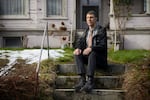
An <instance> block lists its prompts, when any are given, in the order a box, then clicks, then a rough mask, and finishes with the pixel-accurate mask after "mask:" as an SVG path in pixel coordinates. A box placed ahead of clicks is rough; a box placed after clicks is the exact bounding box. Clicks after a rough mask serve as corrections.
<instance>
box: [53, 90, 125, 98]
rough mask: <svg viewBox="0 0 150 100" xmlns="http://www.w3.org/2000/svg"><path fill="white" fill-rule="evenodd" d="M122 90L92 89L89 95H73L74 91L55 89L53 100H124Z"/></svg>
mask: <svg viewBox="0 0 150 100" xmlns="http://www.w3.org/2000/svg"><path fill="white" fill-rule="evenodd" d="M124 93H125V91H124V90H105V89H94V90H93V91H92V92H91V93H89V94H85V93H75V92H74V89H55V91H54V100H124Z"/></svg>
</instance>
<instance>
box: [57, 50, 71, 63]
mask: <svg viewBox="0 0 150 100" xmlns="http://www.w3.org/2000/svg"><path fill="white" fill-rule="evenodd" d="M73 50H74V49H73V48H65V49H64V51H65V52H64V53H63V55H64V57H60V58H58V59H57V60H56V61H57V62H58V63H67V62H73V60H74V59H73V58H74V57H73Z"/></svg>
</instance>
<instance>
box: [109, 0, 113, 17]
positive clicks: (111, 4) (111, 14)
mask: <svg viewBox="0 0 150 100" xmlns="http://www.w3.org/2000/svg"><path fill="white" fill-rule="evenodd" d="M109 14H110V16H113V15H114V5H113V0H110V13H109Z"/></svg>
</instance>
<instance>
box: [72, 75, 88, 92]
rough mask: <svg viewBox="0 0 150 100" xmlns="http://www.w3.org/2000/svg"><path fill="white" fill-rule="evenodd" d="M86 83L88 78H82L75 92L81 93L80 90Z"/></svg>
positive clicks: (83, 76)
mask: <svg viewBox="0 0 150 100" xmlns="http://www.w3.org/2000/svg"><path fill="white" fill-rule="evenodd" d="M85 83H86V77H85V75H82V76H80V79H79V82H78V84H77V85H75V87H74V88H75V92H80V89H81V88H82V87H83V86H84V85H85Z"/></svg>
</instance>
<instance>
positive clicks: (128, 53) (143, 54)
mask: <svg viewBox="0 0 150 100" xmlns="http://www.w3.org/2000/svg"><path fill="white" fill-rule="evenodd" d="M148 57H150V51H148V50H120V51H116V52H113V51H112V50H109V53H108V60H109V61H112V62H117V63H136V62H139V61H140V60H141V59H144V58H148Z"/></svg>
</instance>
